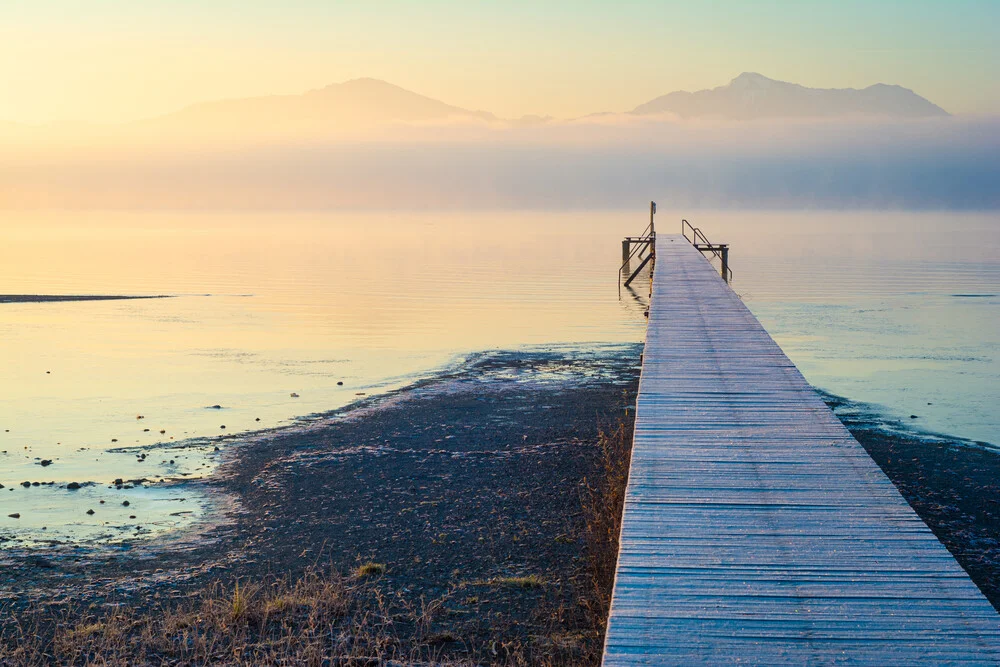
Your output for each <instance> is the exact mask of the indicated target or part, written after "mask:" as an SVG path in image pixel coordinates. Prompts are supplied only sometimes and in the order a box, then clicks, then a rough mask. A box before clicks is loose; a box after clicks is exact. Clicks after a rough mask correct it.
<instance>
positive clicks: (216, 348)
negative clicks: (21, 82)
mask: <svg viewBox="0 0 1000 667" xmlns="http://www.w3.org/2000/svg"><path fill="white" fill-rule="evenodd" d="M685 215H687V217H688V218H689V219H690V220H691V221H692V222H694V223H695V224H697V225H700V226H701V227H702V228H703V229H704V230H705V231H706V233H707V234H708V235H709V237H710V238H712V239H713V240H715V241H728V242H729V243H731V244H732V248H733V250H732V266H733V270H734V273H735V283H734V287H735V289H736V291H737V292H739V293H740V294H742V295H743V297H744V299H745V301H746V303H747V304H748V305H749V306H750V307H751V309H752V310H753V311H754V312H755V313H756V314H757V315H758V317H760V319H761V321H762V322H763V324H764V325H765V326H766V327H767V328H768V330H769V331H770V332H771V333H772V335H773V336H774V337H775V338H776V339H777V341H778V342H779V344H781V346H782V347H783V349H785V351H786V352H787V353H788V354H789V356H791V358H792V359H793V361H795V362H796V363H797V364H798V365H799V367H800V368H801V369H802V371H803V372H804V373H805V375H806V377H807V378H808V379H809V380H810V381H811V382H812V383H813V384H815V385H817V386H819V387H821V388H823V389H826V390H828V391H831V392H833V393H836V394H840V395H844V396H849V397H850V398H852V399H854V400H861V401H866V402H870V403H876V404H879V405H882V406H884V408H885V409H886V410H887V411H888V412H890V413H893V414H895V415H897V416H903V417H906V418H908V417H909V415H910V414H916V415H917V416H918V418H917V419H916V420H914V423H919V425H920V426H921V427H922V428H925V429H929V430H935V431H941V432H946V433H951V434H954V435H958V436H962V437H966V438H972V439H977V440H984V441H989V442H1000V419H998V417H997V415H995V414H994V413H993V406H995V405H997V404H998V403H1000V400H998V399H1000V387H998V384H1000V383H997V382H996V378H997V376H998V371H1000V361H998V347H1000V333H998V330H1000V326H998V324H1000V297H998V296H997V295H998V294H1000V262H998V260H997V257H998V254H1000V253H998V252H997V251H998V250H1000V216H997V215H995V214H986V215H984V214H954V213H933V214H909V213H907V214H895V213H894V214H887V213H817V212H806V213H801V212H800V213H774V214H764V213H737V212H710V211H703V212H698V213H688V214H685ZM680 217H681V214H680V213H671V212H661V213H660V214H659V215H658V216H657V219H658V229H659V230H660V232H661V233H672V232H674V231H675V230H676V229H677V228H678V223H677V221H678V220H679V219H680ZM645 222H646V220H645V219H644V214H643V212H642V211H641V210H639V211H624V212H597V213H566V214H561V213H560V214H556V213H530V212H520V213H509V212H502V213H500V212H498V213H481V212H478V213H463V214H456V213H446V214H438V213H402V212H400V213H379V214H375V213H336V214H331V213H293V214H289V213H268V214H244V213H210V214H205V213H186V212H178V213H85V214H84V213H48V214H35V213H31V214H11V215H5V217H4V218H3V220H2V221H0V234H2V237H3V238H4V243H3V245H0V285H2V288H0V293H4V294H133V295H135V294H155V295H171V298H167V299H153V300H131V301H76V302H48V303H0V340H2V341H3V344H2V346H0V450H2V451H4V452H5V453H3V454H0V483H2V484H4V485H6V486H7V488H6V489H2V490H0V538H3V537H6V538H8V539H9V538H14V537H16V538H18V539H29V540H38V539H78V538H81V537H82V538H102V539H111V540H115V539H119V538H121V537H123V536H129V535H132V534H135V533H136V532H137V531H138V532H140V533H143V532H157V531H161V530H164V529H169V528H172V527H176V526H179V525H183V524H185V523H186V522H189V521H190V520H192V519H194V518H198V517H199V516H201V515H202V514H204V513H205V512H206V511H207V508H206V505H205V499H204V497H202V496H201V495H200V494H198V493H196V492H194V490H193V489H192V488H191V486H190V485H186V484H184V483H182V482H183V480H186V479H192V478H197V477H199V476H203V475H205V474H206V473H208V472H210V471H211V470H212V469H213V468H214V466H215V465H216V462H217V460H218V459H219V457H220V456H223V455H224V454H225V451H226V449H227V447H228V446H230V443H231V442H232V440H231V438H233V437H234V436H235V437H238V436H239V434H240V433H245V432H247V431H250V430H256V429H261V428H270V427H274V426H279V425H283V424H288V423H290V422H291V421H293V420H294V418H295V417H297V416H301V415H307V414H310V413H316V412H322V411H328V410H331V409H334V408H337V407H340V406H343V405H345V404H347V403H350V402H352V401H354V400H357V399H358V398H359V397H360V395H362V394H363V395H370V394H373V393H377V392H381V391H385V390H387V389H391V388H394V387H398V386H403V385H405V384H408V383H410V382H412V381H414V380H415V379H417V378H419V377H423V376H426V375H429V374H432V373H433V372H434V371H435V370H436V369H440V368H444V367H448V366H450V365H452V364H454V363H457V362H458V361H459V360H460V359H461V358H462V356H463V355H465V354H468V353H471V352H475V351H479V350H488V349H512V348H519V347H524V346H536V345H551V344H557V345H563V344H570V345H589V344H593V343H627V342H635V341H641V340H642V337H643V335H644V328H645V319H644V318H643V316H642V312H643V309H644V307H645V299H644V295H643V288H639V289H638V290H636V292H635V293H630V292H629V291H627V290H626V291H625V292H623V298H622V299H621V300H619V298H618V290H617V287H616V284H615V280H616V269H617V266H618V262H619V260H620V239H621V237H622V236H624V235H626V234H636V233H638V232H639V231H640V230H641V229H642V228H643V227H644V225H645ZM338 382H342V383H343V384H342V385H339V384H338ZM293 394H294V395H293ZM928 403H930V405H928ZM213 406H219V407H218V408H215V407H213ZM140 415H141V416H142V418H141V419H139V418H138V417H139V416H140ZM258 420H259V421H258ZM223 425H224V426H225V428H224V429H223V428H222V426H223ZM7 429H9V431H7ZM146 429H148V430H146ZM161 430H162V431H163V433H161V432H160V431H161ZM223 434H225V435H226V436H227V438H229V439H225V438H223V439H221V440H220V438H221V437H222V436H223ZM216 447H219V449H220V451H218V452H216ZM143 453H145V454H146V457H145V459H142V458H140V457H141V455H142V454H143ZM42 459H51V460H53V464H52V465H50V466H47V467H42V466H40V465H39V463H40V460H42ZM115 478H122V479H123V480H128V479H132V478H146V479H150V480H154V483H152V484H146V485H145V486H144V488H132V489H127V488H122V489H115V488H108V485H109V483H110V482H111V481H112V480H114V479H115ZM160 479H162V480H164V482H162V483H160V482H159V481H158V480H160ZM25 480H27V481H39V482H48V481H52V482H55V484H54V485H53V486H51V487H45V486H38V487H30V488H27V489H25V488H23V487H21V486H19V485H18V484H19V483H20V482H22V481H25ZM71 481H77V482H80V483H86V482H95V484H94V485H93V486H84V488H82V489H80V490H76V491H71V490H67V489H64V488H60V487H62V486H65V484H66V483H68V482H71ZM100 500H105V503H104V505H101V504H100ZM123 500H128V501H129V503H130V504H129V506H128V507H125V506H123V505H122V504H121V503H122V502H123ZM88 509H94V510H95V514H93V515H87V514H86V511H87V510H88ZM13 512H19V513H20V514H21V518H20V519H10V518H7V514H9V513H13ZM131 516H135V517H136V519H130V518H129V517H131ZM42 526H45V528H46V530H44V531H43V530H42ZM8 543H9V542H8ZM0 544H2V542H0Z"/></svg>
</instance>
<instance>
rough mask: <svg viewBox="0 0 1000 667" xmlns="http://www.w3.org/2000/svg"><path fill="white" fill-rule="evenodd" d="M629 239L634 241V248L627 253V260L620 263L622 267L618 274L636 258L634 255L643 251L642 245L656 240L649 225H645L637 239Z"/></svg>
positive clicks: (619, 268) (654, 233)
mask: <svg viewBox="0 0 1000 667" xmlns="http://www.w3.org/2000/svg"><path fill="white" fill-rule="evenodd" d="M650 224H652V223H650ZM647 232H648V233H647ZM629 238H635V239H636V244H635V248H633V249H632V252H630V253H629V256H628V259H626V260H625V261H624V262H622V265H621V266H619V267H618V273H619V274H620V273H621V272H622V269H624V268H625V266H626V265H627V264H629V263H630V262H631V261H632V259H633V258H634V257H635V256H636V254H637V253H639V252H641V251H642V250H643V249H644V248H643V244H645V243H646V242H652V241H654V240H655V239H656V232H654V231H651V230H650V225H646V228H645V229H644V230H642V234H639V236H638V237H629Z"/></svg>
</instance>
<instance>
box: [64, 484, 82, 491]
mask: <svg viewBox="0 0 1000 667" xmlns="http://www.w3.org/2000/svg"><path fill="white" fill-rule="evenodd" d="M66 488H67V489H69V490H70V491H75V490H77V489H79V488H80V484H79V482H70V483H69V484H67V485H66Z"/></svg>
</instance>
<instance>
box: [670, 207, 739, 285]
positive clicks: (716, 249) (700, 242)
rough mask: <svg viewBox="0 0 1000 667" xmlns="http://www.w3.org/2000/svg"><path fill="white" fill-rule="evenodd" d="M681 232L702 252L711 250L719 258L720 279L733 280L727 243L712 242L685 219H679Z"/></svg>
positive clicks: (730, 281)
mask: <svg viewBox="0 0 1000 667" xmlns="http://www.w3.org/2000/svg"><path fill="white" fill-rule="evenodd" d="M689 231H690V232H691V236H690V237H689V236H688V232H689ZM681 234H683V235H684V238H686V239H687V240H688V241H689V242H690V243H691V245H693V246H694V247H695V248H697V249H698V250H700V251H701V252H702V254H705V253H706V252H711V253H712V255H713V256H714V257H717V258H718V259H719V262H720V263H721V264H722V269H721V273H722V279H723V280H725V281H726V282H727V283H732V282H733V270H732V269H731V268H729V244H728V243H712V242H711V241H709V240H708V237H706V236H705V234H704V233H703V232H702V231H701V229H699V228H698V227H695V226H694V225H692V224H691V223H690V222H688V221H687V220H681Z"/></svg>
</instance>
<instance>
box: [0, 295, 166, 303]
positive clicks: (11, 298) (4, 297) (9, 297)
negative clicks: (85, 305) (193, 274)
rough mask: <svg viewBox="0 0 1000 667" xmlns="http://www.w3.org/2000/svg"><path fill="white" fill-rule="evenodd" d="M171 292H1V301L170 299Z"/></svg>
mask: <svg viewBox="0 0 1000 667" xmlns="http://www.w3.org/2000/svg"><path fill="white" fill-rule="evenodd" d="M170 298H173V295H171V294H140V295H127V294H0V303H49V302H53V301H120V300H124V299H170Z"/></svg>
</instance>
